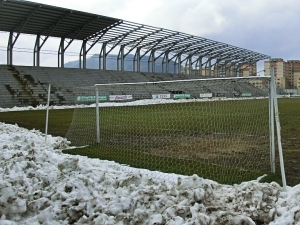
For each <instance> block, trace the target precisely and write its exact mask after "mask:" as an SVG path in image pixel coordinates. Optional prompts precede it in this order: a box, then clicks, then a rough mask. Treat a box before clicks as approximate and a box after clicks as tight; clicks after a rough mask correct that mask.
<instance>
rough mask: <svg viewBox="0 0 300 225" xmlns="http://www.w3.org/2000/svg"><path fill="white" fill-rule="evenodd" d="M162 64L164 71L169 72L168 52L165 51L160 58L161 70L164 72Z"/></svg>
mask: <svg viewBox="0 0 300 225" xmlns="http://www.w3.org/2000/svg"><path fill="white" fill-rule="evenodd" d="M164 64H166V73H169V52H168V51H166V52H165V54H164V58H163V60H162V67H161V69H162V72H164Z"/></svg>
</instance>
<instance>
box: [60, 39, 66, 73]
mask: <svg viewBox="0 0 300 225" xmlns="http://www.w3.org/2000/svg"><path fill="white" fill-rule="evenodd" d="M64 44H65V38H63V37H62V38H61V39H60V44H59V49H58V67H61V68H64V64H65V45H64Z"/></svg>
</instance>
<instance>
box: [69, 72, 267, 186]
mask: <svg viewBox="0 0 300 225" xmlns="http://www.w3.org/2000/svg"><path fill="white" fill-rule="evenodd" d="M269 81H270V77H240V78H239V77H235V78H215V79H197V80H182V81H167V82H149V83H117V84H99V85H95V86H92V87H80V88H77V89H76V91H75V93H76V104H77V107H76V109H75V110H74V116H73V120H72V123H71V126H70V129H69V131H68V133H67V139H68V140H70V141H71V143H72V144H73V145H75V146H89V147H88V148H82V149H81V150H80V151H81V153H80V154H84V155H88V156H90V157H97V158H100V159H107V160H112V161H116V162H119V163H122V164H126V165H130V166H133V167H138V168H145V169H150V170H156V171H163V172H169V173H179V174H187V175H191V174H198V175H199V176H202V177H204V178H209V179H214V180H216V181H218V182H222V183H236V182H241V181H245V180H249V179H253V178H257V177H258V176H259V175H262V174H264V173H267V172H269V171H270V140H271V139H270V123H269V122H270V119H269V116H270V104H269V103H270V101H269V97H268V96H269ZM74 151H75V150H74Z"/></svg>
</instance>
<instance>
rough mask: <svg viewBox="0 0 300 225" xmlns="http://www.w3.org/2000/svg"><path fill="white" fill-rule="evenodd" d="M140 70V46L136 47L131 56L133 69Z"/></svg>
mask: <svg viewBox="0 0 300 225" xmlns="http://www.w3.org/2000/svg"><path fill="white" fill-rule="evenodd" d="M135 65H136V71H137V72H141V48H137V49H136V52H135V54H134V58H133V71H135Z"/></svg>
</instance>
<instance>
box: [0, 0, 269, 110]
mask: <svg viewBox="0 0 300 225" xmlns="http://www.w3.org/2000/svg"><path fill="white" fill-rule="evenodd" d="M0 31H1V32H6V33H8V34H9V38H8V44H7V64H6V65H0V94H1V96H2V98H1V100H0V107H13V106H28V105H32V106H36V105H38V104H46V101H47V87H48V84H51V86H52V90H51V104H57V105H66V104H72V103H73V102H74V98H75V97H76V96H75V93H74V87H78V86H90V85H94V84H96V83H98V84H101V83H126V82H129V83H135V82H156V81H169V80H185V79H197V78H207V77H232V76H237V77H238V76H242V70H244V69H245V68H247V67H252V66H253V65H255V67H256V63H257V62H258V61H260V60H264V59H268V58H270V57H269V56H267V55H264V54H260V53H257V52H254V51H250V50H247V49H243V48H239V47H235V46H232V45H229V44H225V43H222V42H217V41H213V40H209V39H206V38H202V37H198V36H194V35H189V34H185V33H181V32H178V31H172V30H168V29H164V28H157V27H152V26H147V25H143V24H138V23H134V22H129V21H125V20H122V19H116V18H111V17H106V16H102V15H96V14H92V13H87V12H81V11H75V10H72V9H66V8H60V7H54V6H50V5H45V4H40V3H35V2H29V1H19V0H0ZM20 34H29V35H34V36H36V41H35V46H34V49H33V65H32V66H24V65H15V64H14V57H13V52H14V46H15V43H16V42H17V40H18V38H19V36H20ZM49 37H55V38H59V39H60V44H59V46H57V47H58V53H57V56H58V65H57V67H41V66H40V61H41V57H40V55H41V50H42V47H43V46H44V44H45V42H46V41H47V40H48V38H49ZM75 40H76V41H80V42H81V49H80V52H78V56H79V59H80V60H79V68H64V65H65V54H66V52H67V49H68V47H69V46H70V45H71V44H72V43H73V42H74V41H75ZM95 45H101V48H100V49H101V50H100V52H99V68H98V70H95V69H87V55H88V53H89V51H90V50H91V49H92V48H93V47H94V46H95ZM113 50H114V51H117V52H118V54H117V59H116V64H117V65H116V68H117V69H116V70H108V69H107V58H108V55H109V54H110V53H111V52H112V51H113ZM129 54H133V55H134V57H133V59H132V71H125V66H124V65H125V59H126V57H127V56H128V55H129ZM145 59H147V68H148V71H147V72H144V71H142V70H141V61H142V60H145ZM157 62H159V63H161V68H162V71H156V66H155V65H156V64H157ZM245 65H247V66H246V67H245ZM171 66H172V71H173V72H172V73H170V71H171V69H170V67H171ZM182 68H184V70H183V69H182ZM195 70H196V71H197V73H192V71H195ZM182 71H184V73H182ZM250 75H251V74H250ZM251 88H255V87H254V86H252V87H249V86H247V87H243V86H242V85H240V86H238V87H236V88H235V90H236V92H237V93H231V94H237V95H238V94H240V93H242V92H245V91H246V92H247V91H249V90H251ZM220 90H222V88H221V87H220ZM164 91H166V90H164ZM167 91H170V90H167ZM204 91H206V92H207V91H209V92H217V91H218V90H204Z"/></svg>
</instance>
